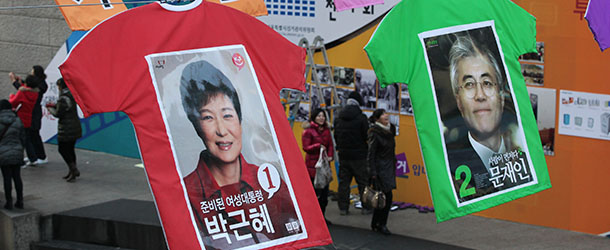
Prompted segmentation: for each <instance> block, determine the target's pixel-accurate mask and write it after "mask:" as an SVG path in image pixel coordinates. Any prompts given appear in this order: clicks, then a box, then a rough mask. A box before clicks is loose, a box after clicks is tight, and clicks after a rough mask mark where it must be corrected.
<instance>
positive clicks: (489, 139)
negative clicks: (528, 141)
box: [447, 36, 513, 199]
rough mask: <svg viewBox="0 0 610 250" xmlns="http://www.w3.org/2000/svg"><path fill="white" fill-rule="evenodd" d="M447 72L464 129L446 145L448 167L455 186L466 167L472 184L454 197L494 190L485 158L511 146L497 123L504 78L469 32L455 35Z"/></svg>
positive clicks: (471, 196) (457, 187)
mask: <svg viewBox="0 0 610 250" xmlns="http://www.w3.org/2000/svg"><path fill="white" fill-rule="evenodd" d="M449 76H450V80H451V87H452V90H453V94H454V96H455V100H456V104H457V108H458V110H459V111H460V114H461V116H462V118H463V120H464V123H465V125H466V128H467V129H468V138H467V140H466V139H465V138H464V139H463V140H461V142H459V143H455V145H448V147H447V154H448V156H449V164H450V171H451V176H452V179H453V181H454V185H455V186H456V190H460V188H463V187H462V182H464V181H467V180H466V179H467V177H466V176H464V175H463V174H462V173H463V172H465V171H464V170H469V171H470V173H471V178H468V179H470V181H469V183H468V186H467V187H468V188H471V187H474V188H475V191H476V193H474V194H470V195H468V196H467V197H461V196H460V195H458V197H460V198H461V199H462V198H464V199H472V198H474V197H479V196H482V195H485V194H488V193H491V192H494V191H495V189H494V185H492V183H491V182H490V180H489V179H490V177H491V172H490V171H491V170H490V162H489V159H490V158H492V157H493V156H494V155H498V154H502V153H505V152H508V151H510V150H512V149H513V147H512V146H510V145H511V143H510V136H504V135H503V133H502V130H503V129H502V126H501V122H502V116H503V111H504V85H505V81H504V79H503V77H502V72H501V71H500V65H498V62H497V60H496V59H495V58H494V56H493V54H492V53H491V52H490V51H489V50H488V49H486V48H484V47H483V46H478V44H475V42H474V41H473V39H472V38H471V37H470V36H460V37H458V38H457V40H456V41H455V42H454V43H453V45H452V46H451V49H450V51H449ZM463 166H466V167H467V169H465V167H463ZM456 171H458V172H459V173H456Z"/></svg>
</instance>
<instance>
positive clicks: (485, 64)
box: [364, 0, 551, 221]
mask: <svg viewBox="0 0 610 250" xmlns="http://www.w3.org/2000/svg"><path fill="white" fill-rule="evenodd" d="M364 49H365V50H366V52H367V54H368V56H369V59H370V61H371V64H372V65H373V68H374V69H375V73H376V74H377V78H378V79H379V82H380V83H381V84H382V85H383V86H385V85H387V84H392V83H396V82H400V83H407V84H408V85H409V93H410V95H411V101H412V104H413V108H414V115H415V123H416V126H417V131H418V136H419V140H420V143H421V149H422V154H423V157H424V162H425V165H426V170H427V173H428V181H429V184H430V191H431V194H432V200H433V202H434V206H435V211H436V216H437V220H438V221H445V220H449V219H452V218H456V217H459V216H463V215H466V214H469V213H473V212H477V211H481V210H483V209H487V208H490V207H493V206H497V205H499V204H502V203H504V202H507V201H510V200H514V199H517V198H520V197H523V196H526V195H529V194H533V193H536V192H538V191H541V190H543V189H546V188H549V187H550V186H551V184H550V179H549V176H548V171H547V168H546V162H545V159H544V153H543V150H542V146H541V145H540V136H539V134H538V128H537V126H536V121H535V118H534V116H533V112H532V107H531V104H530V101H529V100H530V99H529V95H528V92H527V89H526V86H525V83H524V80H523V76H522V75H521V71H520V70H521V68H520V64H519V62H518V57H519V56H520V55H522V54H525V53H528V52H534V51H535V49H536V22H535V18H534V17H533V16H532V15H530V14H529V13H527V12H526V11H525V10H523V9H522V8H520V7H519V6H517V5H516V4H514V3H513V2H511V1H507V0H476V1H473V0H470V1H469V0H451V1H447V0H403V1H402V2H400V3H399V4H397V5H396V6H395V7H394V8H393V9H392V10H391V11H390V12H389V13H388V15H387V16H386V17H385V18H384V19H383V21H382V22H381V24H380V25H379V27H378V28H377V30H376V31H375V33H374V34H373V37H372V38H371V40H370V41H369V43H368V44H367V45H366V47H365V48H364Z"/></svg>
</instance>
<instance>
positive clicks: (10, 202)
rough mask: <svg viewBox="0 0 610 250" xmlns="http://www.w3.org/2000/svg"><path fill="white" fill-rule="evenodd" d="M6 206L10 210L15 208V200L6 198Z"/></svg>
mask: <svg viewBox="0 0 610 250" xmlns="http://www.w3.org/2000/svg"><path fill="white" fill-rule="evenodd" d="M4 208H5V209H8V210H11V209H13V201H12V200H8V199H7V200H6V203H5V204H4Z"/></svg>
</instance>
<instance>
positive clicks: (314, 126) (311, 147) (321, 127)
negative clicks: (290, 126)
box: [301, 108, 334, 224]
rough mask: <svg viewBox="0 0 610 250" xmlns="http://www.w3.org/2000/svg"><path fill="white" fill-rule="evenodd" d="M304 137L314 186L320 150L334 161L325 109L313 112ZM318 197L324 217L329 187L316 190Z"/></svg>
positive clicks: (306, 124)
mask: <svg viewBox="0 0 610 250" xmlns="http://www.w3.org/2000/svg"><path fill="white" fill-rule="evenodd" d="M303 128H305V130H304V131H303V135H302V136H301V140H302V142H303V150H304V151H305V153H306V155H305V165H306V166H307V172H308V173H309V178H310V179H311V183H312V185H313V182H314V178H315V176H316V167H315V166H316V162H318V159H319V158H320V148H324V153H325V154H326V157H328V160H329V162H330V161H332V160H333V159H332V158H333V154H334V148H333V140H332V137H331V134H330V129H329V125H328V122H326V111H324V110H323V109H319V108H318V109H315V110H314V111H313V112H311V116H310V117H309V122H307V123H303ZM315 191H316V196H317V197H318V203H319V204H320V208H321V209H322V215H324V212H325V211H326V205H328V185H326V187H324V188H322V189H315ZM326 223H327V224H331V223H330V221H328V220H326Z"/></svg>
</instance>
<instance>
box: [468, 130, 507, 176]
mask: <svg viewBox="0 0 610 250" xmlns="http://www.w3.org/2000/svg"><path fill="white" fill-rule="evenodd" d="M501 139H502V141H501V142H500V149H499V150H498V152H494V151H493V150H491V149H490V148H488V147H487V146H485V145H483V144H481V143H479V142H477V141H476V140H475V139H474V138H472V135H471V134H470V132H468V140H469V141H470V144H471V145H472V148H473V149H474V151H476V152H477V155H479V158H481V161H482V162H483V164H484V165H485V168H486V169H487V172H488V173H490V174H491V171H490V170H489V169H490V166H489V158H491V157H492V156H493V155H494V154H502V153H506V147H505V146H504V137H501Z"/></svg>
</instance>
